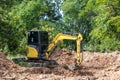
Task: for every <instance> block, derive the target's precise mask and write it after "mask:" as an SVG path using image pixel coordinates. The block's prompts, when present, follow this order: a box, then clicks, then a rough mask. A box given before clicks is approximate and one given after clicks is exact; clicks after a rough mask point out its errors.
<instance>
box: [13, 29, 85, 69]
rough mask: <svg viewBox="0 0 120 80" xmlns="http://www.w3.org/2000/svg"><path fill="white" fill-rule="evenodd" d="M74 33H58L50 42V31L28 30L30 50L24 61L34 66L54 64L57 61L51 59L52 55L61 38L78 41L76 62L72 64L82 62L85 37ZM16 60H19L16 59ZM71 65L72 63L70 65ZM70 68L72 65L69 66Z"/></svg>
mask: <svg viewBox="0 0 120 80" xmlns="http://www.w3.org/2000/svg"><path fill="white" fill-rule="evenodd" d="M72 34H73V33H69V32H65V33H58V34H57V35H56V37H55V38H54V39H53V40H52V41H51V43H50V44H49V38H48V36H49V35H48V32H47V31H41V30H30V31H28V51H27V59H24V60H23V59H22V61H23V62H24V63H25V64H27V66H28V65H32V66H47V67H48V66H49V67H51V66H53V65H55V64H57V63H56V61H54V60H50V59H49V58H50V56H51V55H52V53H51V52H52V51H53V49H54V47H55V46H56V44H57V43H58V42H59V41H60V40H75V41H76V47H77V51H76V53H77V54H76V55H77V59H76V61H75V63H73V64H74V65H73V64H72V68H71V69H73V67H74V66H76V65H80V64H81V62H82V53H81V41H82V39H83V37H82V35H81V34H80V33H74V34H76V35H77V36H73V35H72ZM14 61H17V60H16V59H14ZM70 66H71V65H70ZM69 68H70V67H69Z"/></svg>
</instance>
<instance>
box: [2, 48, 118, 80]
mask: <svg viewBox="0 0 120 80" xmlns="http://www.w3.org/2000/svg"><path fill="white" fill-rule="evenodd" d="M50 59H52V60H55V61H56V62H57V63H59V65H58V66H56V67H55V68H47V67H21V66H19V65H17V64H15V63H14V62H13V61H10V60H8V59H7V58H6V56H5V55H4V54H3V53H0V80H120V51H115V52H111V53H95V52H83V62H82V63H81V65H80V66H79V67H78V68H77V69H75V70H69V69H68V68H67V67H66V65H70V64H72V63H74V61H75V59H76V52H75V51H70V50H66V49H56V50H55V51H54V54H53V55H52V56H51V57H50Z"/></svg>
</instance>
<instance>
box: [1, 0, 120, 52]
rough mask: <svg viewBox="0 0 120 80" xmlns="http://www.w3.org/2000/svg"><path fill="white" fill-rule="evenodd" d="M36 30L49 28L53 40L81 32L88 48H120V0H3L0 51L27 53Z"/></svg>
mask: <svg viewBox="0 0 120 80" xmlns="http://www.w3.org/2000/svg"><path fill="white" fill-rule="evenodd" d="M32 29H33V30H36V29H39V30H45V31H48V32H49V36H50V41H51V40H52V39H53V38H54V37H55V35H56V34H58V33H60V32H73V33H81V34H82V35H83V38H84V40H83V42H82V44H83V49H84V50H87V51H101V52H106V51H115V50H120V0H0V51H2V52H4V53H6V54H10V53H21V52H25V51H26V45H27V36H26V35H27V31H28V30H32ZM65 43H66V44H68V45H71V42H65ZM68 45H65V44H62V45H61V46H62V47H67V48H70V47H69V46H68ZM72 48H73V47H72Z"/></svg>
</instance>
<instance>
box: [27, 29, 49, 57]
mask: <svg viewBox="0 0 120 80" xmlns="http://www.w3.org/2000/svg"><path fill="white" fill-rule="evenodd" d="M48 42H49V41H48V32H47V31H41V30H36V31H35V30H31V31H28V53H27V57H28V58H33V59H38V58H43V57H45V54H44V53H45V49H46V48H47V47H48Z"/></svg>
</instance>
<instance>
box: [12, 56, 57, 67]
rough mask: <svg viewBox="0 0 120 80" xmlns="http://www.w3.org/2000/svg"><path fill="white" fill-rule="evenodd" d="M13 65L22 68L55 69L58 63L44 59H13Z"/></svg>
mask: <svg viewBox="0 0 120 80" xmlns="http://www.w3.org/2000/svg"><path fill="white" fill-rule="evenodd" d="M12 60H13V62H14V63H16V64H19V65H20V66H24V67H49V68H52V67H56V66H58V63H57V62H56V61H55V60H46V59H26V58H15V59H12Z"/></svg>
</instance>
